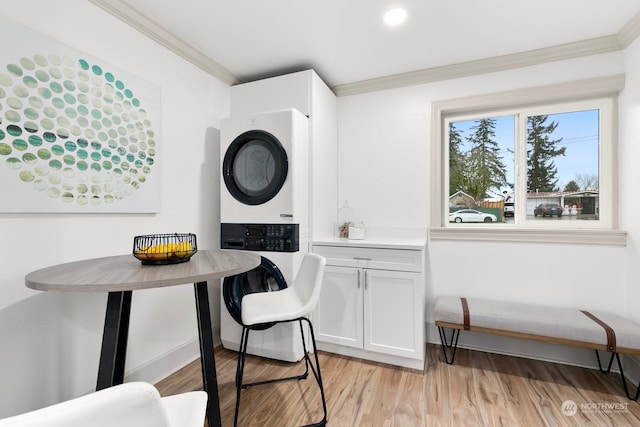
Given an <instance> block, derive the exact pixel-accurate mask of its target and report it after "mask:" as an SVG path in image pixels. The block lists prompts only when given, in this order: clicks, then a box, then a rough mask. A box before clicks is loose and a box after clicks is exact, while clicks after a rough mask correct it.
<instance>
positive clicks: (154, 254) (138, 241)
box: [133, 233, 198, 265]
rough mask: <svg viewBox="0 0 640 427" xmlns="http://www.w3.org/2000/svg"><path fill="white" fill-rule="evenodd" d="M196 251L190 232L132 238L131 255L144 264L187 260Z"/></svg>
mask: <svg viewBox="0 0 640 427" xmlns="http://www.w3.org/2000/svg"><path fill="white" fill-rule="evenodd" d="M196 252H198V245H197V243H196V235H195V234H192V233H182V234H181V233H174V234H147V235H143V236H136V237H134V238H133V256H134V257H136V258H137V259H139V260H140V261H142V264H144V265H166V264H178V263H181V262H187V261H189V259H191V257H192V256H193V254H195V253H196Z"/></svg>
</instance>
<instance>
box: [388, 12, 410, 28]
mask: <svg viewBox="0 0 640 427" xmlns="http://www.w3.org/2000/svg"><path fill="white" fill-rule="evenodd" d="M406 19H407V11H406V10H405V9H403V8H401V7H396V8H394V9H390V10H389V11H388V12H387V13H385V14H384V23H385V24H387V25H388V26H390V27H395V26H397V25H400V24H402V23H403V22H404V21H405V20H406Z"/></svg>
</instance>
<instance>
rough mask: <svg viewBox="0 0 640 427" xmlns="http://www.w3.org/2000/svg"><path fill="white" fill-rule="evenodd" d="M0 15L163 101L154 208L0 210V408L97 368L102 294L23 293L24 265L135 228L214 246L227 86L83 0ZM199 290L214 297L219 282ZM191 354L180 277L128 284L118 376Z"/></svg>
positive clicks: (188, 305) (13, 7)
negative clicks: (145, 86) (150, 87)
mask: <svg viewBox="0 0 640 427" xmlns="http://www.w3.org/2000/svg"><path fill="white" fill-rule="evenodd" d="M0 14H2V15H3V16H4V17H6V18H9V19H13V20H14V21H17V22H19V23H21V24H23V25H25V26H28V27H31V28H33V29H35V30H37V31H39V32H41V33H44V34H46V35H48V36H50V37H52V38H54V39H56V40H58V41H60V42H62V43H66V44H68V45H70V46H72V47H74V48H76V49H78V50H80V51H83V52H86V53H89V54H91V55H93V56H95V57H97V58H100V59H102V60H104V61H105V62H108V63H111V64H113V65H114V66H116V67H118V68H121V69H124V70H126V71H128V72H130V73H133V74H135V75H137V76H139V77H141V78H144V79H146V80H148V81H150V82H152V83H154V84H156V85H158V86H159V87H160V88H161V101H162V125H161V141H160V143H161V148H160V149H161V150H162V195H161V197H162V201H161V211H160V213H159V214H157V215H126V214H116V215H106V214H105V215H100V214H96V215H94V214H88V215H81V214H76V215H70V214H55V215H53V214H28V215H20V214H0V230H1V231H0V241H1V242H2V244H0V259H1V260H2V269H0V378H1V380H0V418H2V417H4V416H8V415H12V414H16V413H20V412H24V411H27V410H31V409H34V408H37V407H41V406H44V405H47V404H50V403H53V402H57V401H60V400H64V399H67V398H69V397H73V396H77V395H80V394H83V393H86V392H88V391H90V390H91V389H93V388H94V387H95V381H96V377H97V365H98V357H99V351H100V342H101V337H102V327H103V322H104V313H105V304H106V294H69V293H64V294H63V293H53V292H37V291H32V290H30V289H27V288H26V287H25V286H24V276H25V274H27V273H29V272H30V271H32V270H35V269H38V268H42V267H46V266H49V265H53V264H58V263H62V262H69V261H75V260H78V259H83V258H90V257H91V258H92V257H100V256H108V255H116V254H127V253H129V252H130V251H131V247H132V241H133V237H134V236H135V235H137V234H146V233H162V232H194V233H196V235H197V237H198V246H199V247H200V248H204V249H207V248H216V247H219V236H218V234H219V231H218V228H219V225H218V224H219V209H218V200H219V179H218V175H219V173H218V168H219V130H218V128H219V122H220V118H221V117H224V116H226V115H228V109H229V88H228V86H227V85H225V84H223V83H221V82H219V81H217V80H216V79H214V78H212V77H211V76H210V75H208V74H206V73H205V72H203V71H201V70H200V69H199V68H197V67H195V66H193V65H191V64H189V63H187V62H186V61H184V60H182V59H181V58H179V57H178V56H176V55H175V54H173V53H170V52H169V51H168V50H166V49H165V48H163V47H161V46H160V45H158V44H156V43H154V42H152V41H151V40H150V39H148V38H147V37H145V36H143V35H142V34H140V33H138V32H137V31H135V30H133V29H131V28H130V27H128V26H127V25H125V24H123V23H122V22H120V21H119V20H117V19H116V18H114V17H112V16H111V15H109V14H107V13H106V12H104V11H103V10H101V9H99V8H97V7H96V6H94V5H92V4H91V3H89V2H88V1H86V0H58V1H55V2H53V1H48V0H21V1H19V2H11V4H10V5H6V4H5V5H4V6H3V7H2V9H1V10H0ZM7 42H9V41H7V40H5V41H3V43H7ZM210 293H211V294H212V298H211V299H212V300H213V301H214V302H215V303H217V301H218V295H219V288H214V287H212V288H211V291H210ZM218 307H219V304H217V305H214V306H213V307H212V310H213V312H214V314H213V317H214V320H215V321H216V322H218V321H217V318H218V317H217V316H218V313H219V309H218ZM198 354H199V350H198V343H197V326H196V318H195V304H194V296H193V287H192V286H191V285H186V286H178V287H173V288H166V289H158V290H148V291H142V292H135V293H134V295H133V309H132V318H131V329H130V336H129V347H128V357H127V367H126V371H127V375H128V378H129V379H144V380H147V381H152V382H153V381H155V380H157V379H159V378H161V377H164V376H165V375H167V374H168V373H169V372H172V371H173V370H175V369H176V368H178V367H180V366H181V365H182V364H185V363H187V362H189V361H191V360H193V359H194V358H195V357H197V355H198Z"/></svg>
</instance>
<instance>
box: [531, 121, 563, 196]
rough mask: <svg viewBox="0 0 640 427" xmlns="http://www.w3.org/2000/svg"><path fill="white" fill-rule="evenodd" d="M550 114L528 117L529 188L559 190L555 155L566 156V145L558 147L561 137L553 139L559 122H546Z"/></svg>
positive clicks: (533, 190) (533, 189)
mask: <svg viewBox="0 0 640 427" xmlns="http://www.w3.org/2000/svg"><path fill="white" fill-rule="evenodd" d="M548 118H549V116H547V115H542V116H529V117H527V172H528V173H527V190H528V191H530V192H536V191H544V192H546V191H558V178H557V175H558V168H557V167H556V164H555V162H554V161H553V159H554V157H557V156H564V152H565V150H566V147H560V148H556V146H557V144H558V143H559V142H561V141H562V138H560V139H551V136H552V134H553V132H554V131H555V130H556V127H558V123H556V122H551V123H550V124H545V122H546V121H547V119H548Z"/></svg>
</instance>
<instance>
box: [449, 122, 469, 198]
mask: <svg viewBox="0 0 640 427" xmlns="http://www.w3.org/2000/svg"><path fill="white" fill-rule="evenodd" d="M461 147H462V136H461V135H460V131H459V130H458V129H456V126H455V123H449V195H452V194H455V193H456V192H458V191H465V190H466V186H465V175H466V174H465V168H466V156H465V153H463V152H462V149H461Z"/></svg>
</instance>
